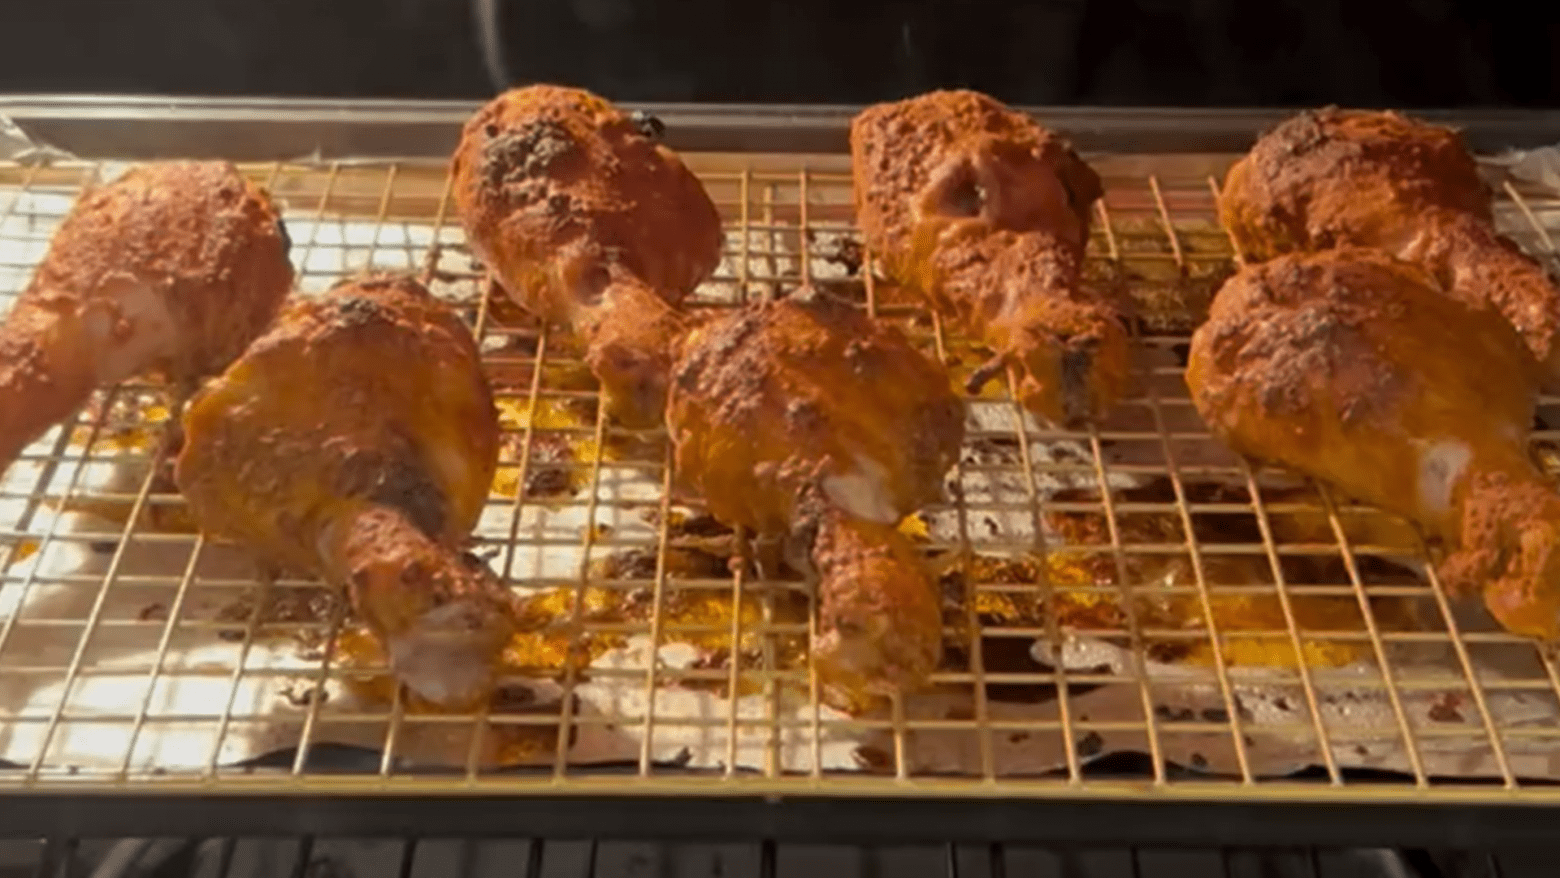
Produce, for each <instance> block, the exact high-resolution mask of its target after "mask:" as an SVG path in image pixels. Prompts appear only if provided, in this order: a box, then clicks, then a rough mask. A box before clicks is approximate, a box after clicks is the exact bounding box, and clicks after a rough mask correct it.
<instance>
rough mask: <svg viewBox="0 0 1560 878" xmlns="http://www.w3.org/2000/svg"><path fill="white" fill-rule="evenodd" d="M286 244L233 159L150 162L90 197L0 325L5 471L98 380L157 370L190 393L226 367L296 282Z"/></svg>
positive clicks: (1, 465) (261, 196)
mask: <svg viewBox="0 0 1560 878" xmlns="http://www.w3.org/2000/svg"><path fill="white" fill-rule="evenodd" d="M288 248H289V242H288V239H287V231H286V229H284V228H283V226H282V220H281V216H280V215H279V214H278V213H277V211H276V208H275V207H274V206H273V205H272V204H271V200H270V198H269V197H268V196H267V194H266V193H265V191H264V190H263V189H261V188H259V187H257V186H255V185H254V184H252V183H250V182H249V181H247V180H245V179H244V177H243V176H241V175H240V174H239V173H238V171H237V169H235V168H234V167H233V166H232V165H230V164H228V163H226V162H169V163H158V164H150V165H142V166H138V167H135V168H132V169H131V170H129V171H128V172H126V173H125V174H124V176H122V177H120V178H119V179H118V180H116V181H114V182H113V183H110V184H108V185H106V186H103V187H102V188H99V189H96V190H94V191H92V192H89V193H88V194H86V195H84V196H83V197H82V198H81V199H80V200H79V201H77V202H76V204H75V205H74V206H73V207H72V208H71V211H70V213H69V214H67V215H66V217H65V220H64V222H62V223H61V225H60V227H59V230H58V231H56V232H55V234H54V238H53V240H52V241H51V242H50V244H49V250H48V252H47V254H46V255H45V256H44V259H43V262H42V263H41V264H40V265H39V266H38V269H37V271H36V272H35V273H34V275H33V278H32V281H31V283H30V284H28V286H27V288H26V289H25V290H24V291H23V292H22V294H21V296H20V297H19V298H18V299H17V302H16V305H15V307H13V308H12V309H11V312H10V314H9V315H7V317H6V319H5V322H4V324H0V471H4V469H5V468H6V467H7V466H8V465H9V464H10V463H11V461H13V460H14V459H15V458H16V456H17V455H18V454H20V453H21V451H22V449H23V448H25V447H27V445H28V444H29V443H31V442H32V441H33V440H34V439H37V438H38V437H39V436H40V435H42V434H43V432H44V431H45V430H47V429H48V428H49V427H50V426H51V425H52V424H54V423H55V422H57V421H59V420H61V419H63V418H65V417H66V416H67V415H69V414H70V413H71V412H72V411H74V410H76V409H77V408H78V407H80V406H81V404H82V403H84V402H85V401H86V399H87V397H88V396H90V395H91V393H92V391H93V390H94V389H95V388H98V387H103V386H107V385H112V384H117V383H119V382H120V381H123V380H125V379H127V378H131V377H133V376H135V375H139V374H142V373H148V372H150V373H156V374H157V375H159V377H162V378H164V379H166V380H168V381H170V382H171V383H172V384H173V387H174V391H175V395H176V397H179V398H182V397H183V396H185V395H187V394H188V392H189V391H190V390H192V389H193V386H194V385H195V383H196V382H198V381H199V379H201V378H204V377H206V376H209V375H213V374H216V373H217V372H220V371H222V369H224V368H225V367H226V366H227V365H228V363H230V362H232V361H233V358H234V357H237V356H238V355H239V354H240V353H242V352H243V350H244V347H245V346H246V345H248V344H249V343H250V342H251V341H253V340H254V338H255V336H257V335H259V334H260V332H261V331H263V330H264V329H265V327H266V325H267V324H269V323H270V322H271V320H272V318H273V317H275V316H276V311H277V308H278V307H280V305H281V303H282V300H283V299H284V298H285V297H286V296H287V293H288V292H289V291H290V290H291V288H292V280H293V268H292V263H291V262H289V261H288V258H287V257H288ZM175 401H177V400H175Z"/></svg>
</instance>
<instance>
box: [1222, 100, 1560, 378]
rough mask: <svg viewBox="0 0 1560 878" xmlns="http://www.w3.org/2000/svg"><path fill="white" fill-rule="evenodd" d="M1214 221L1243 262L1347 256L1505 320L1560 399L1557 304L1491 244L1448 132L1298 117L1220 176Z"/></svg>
mask: <svg viewBox="0 0 1560 878" xmlns="http://www.w3.org/2000/svg"><path fill="white" fill-rule="evenodd" d="M1219 216H1220V219H1221V220H1222V222H1223V223H1224V226H1225V228H1227V229H1228V230H1229V232H1230V235H1231V236H1232V238H1233V239H1234V241H1235V245H1236V247H1237V249H1238V250H1239V251H1240V252H1241V254H1242V255H1243V256H1244V257H1245V258H1246V259H1247V260H1261V259H1268V258H1271V257H1273V256H1275V255H1277V254H1279V253H1287V252H1291V251H1296V250H1322V249H1326V248H1329V247H1336V246H1343V245H1356V246H1361V247H1380V248H1381V249H1383V250H1386V251H1387V252H1389V253H1392V254H1394V255H1396V256H1398V257H1399V258H1402V259H1406V260H1408V261H1410V262H1417V263H1419V264H1420V265H1422V266H1424V267H1425V268H1426V269H1427V270H1428V271H1429V272H1430V273H1431V274H1432V275H1434V276H1435V278H1436V280H1437V281H1439V283H1440V286H1441V287H1443V288H1445V289H1447V290H1450V291H1452V292H1454V293H1455V294H1456V295H1457V296H1459V297H1460V298H1462V299H1464V300H1465V301H1467V302H1468V303H1469V304H1473V305H1484V304H1489V305H1493V306H1494V307H1495V308H1496V309H1498V310H1499V311H1500V312H1501V313H1502V314H1504V315H1505V316H1506V319H1507V320H1509V321H1511V324H1512V325H1513V326H1515V327H1516V328H1517V330H1518V331H1519V332H1520V333H1521V334H1522V337H1523V339H1525V340H1526V342H1527V344H1528V347H1529V348H1530V349H1531V350H1532V352H1533V355H1534V357H1536V358H1537V359H1538V361H1539V363H1540V364H1541V366H1542V371H1541V372H1540V379H1541V380H1542V382H1543V384H1544V386H1545V388H1546V389H1548V390H1550V391H1554V392H1560V336H1557V332H1560V292H1557V291H1556V290H1555V288H1554V286H1553V285H1551V284H1550V283H1549V281H1548V279H1547V278H1545V276H1544V272H1543V269H1541V268H1540V267H1539V265H1538V264H1537V263H1535V262H1534V261H1533V260H1531V259H1529V258H1528V257H1526V256H1524V255H1523V254H1522V252H1521V251H1520V250H1518V249H1517V247H1516V246H1515V245H1514V244H1512V243H1511V242H1510V241H1508V240H1506V239H1505V238H1502V237H1501V236H1500V235H1498V234H1496V232H1495V226H1494V220H1493V215H1492V213H1491V211H1490V195H1489V192H1488V190H1487V189H1486V188H1485V185H1484V182H1483V181H1482V180H1481V179H1480V178H1479V171H1478V167H1477V165H1476V164H1475V163H1474V160H1473V157H1472V156H1470V155H1469V154H1468V150H1467V149H1465V148H1464V147H1463V144H1462V141H1461V139H1460V138H1459V137H1458V136H1457V133H1456V132H1454V131H1452V130H1451V129H1449V128H1442V127H1440V126H1437V125H1429V124H1426V123H1422V122H1417V121H1414V120H1412V119H1407V118H1404V117H1403V116H1400V115H1398V114H1397V113H1382V112H1366V111H1359V110H1339V109H1334V108H1329V109H1324V110H1318V111H1313V112H1307V113H1301V114H1300V115H1298V116H1296V117H1294V118H1292V119H1289V120H1288V121H1286V122H1284V123H1283V124H1281V125H1279V126H1278V127H1277V128H1275V129H1273V130H1272V131H1271V132H1269V133H1268V134H1266V135H1264V136H1263V137H1262V138H1261V139H1260V140H1258V141H1257V144H1256V146H1254V147H1252V149H1251V152H1250V153H1249V154H1248V155H1246V156H1245V157H1244V158H1242V159H1241V160H1240V161H1239V162H1237V163H1236V164H1235V166H1234V167H1232V168H1230V171H1229V174H1228V176H1227V177H1226V178H1225V181H1224V188H1223V191H1222V192H1221V193H1220V198H1219Z"/></svg>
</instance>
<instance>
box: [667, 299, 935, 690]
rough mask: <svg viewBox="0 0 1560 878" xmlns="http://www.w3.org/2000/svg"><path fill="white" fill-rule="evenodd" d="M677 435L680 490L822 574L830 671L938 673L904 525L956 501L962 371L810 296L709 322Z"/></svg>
mask: <svg viewBox="0 0 1560 878" xmlns="http://www.w3.org/2000/svg"><path fill="white" fill-rule="evenodd" d="M674 375H675V378H674V381H673V383H672V390H671V399H670V406H669V411H668V414H667V425H668V428H669V429H670V432H671V435H672V441H673V442H674V443H675V448H676V473H677V477H678V479H679V482H680V483H681V484H682V485H683V486H685V487H686V488H688V489H690V490H692V491H693V492H695V493H697V494H698V495H699V496H701V497H702V498H703V499H704V500H705V502H706V504H707V505H708V508H709V510H710V513H711V514H712V515H714V516H715V517H716V518H717V519H719V520H721V521H723V522H725V523H727V524H728V525H731V526H734V527H736V526H740V527H744V528H747V529H748V531H749V532H751V533H755V534H759V535H785V537H786V541H787V548H788V549H789V550H791V551H790V552H788V555H789V556H790V557H792V558H793V559H795V563H796V564H797V565H798V566H799V567H800V568H801V569H804V570H811V571H812V572H813V573H815V574H816V576H817V579H818V586H817V588H818V633H819V639H818V641H817V642H816V643H815V644H814V655H815V657H816V660H817V667H818V669H819V674H820V677H821V678H822V679H823V680H824V681H825V683H826V684H827V685H828V686H830V687H833V688H835V689H836V690H838V691H841V692H842V693H845V694H847V695H852V696H853V695H857V694H885V693H887V692H889V691H892V690H895V689H898V688H902V687H913V686H914V685H915V684H917V683H919V682H922V681H924V679H925V677H926V676H927V675H928V674H929V673H931V671H932V670H933V669H934V668H935V667H936V665H937V661H938V658H939V656H940V655H941V648H942V616H941V604H940V598H939V596H938V593H937V590H936V587H935V586H934V584H933V582H932V580H931V577H930V576H929V575H928V573H927V571H926V570H925V569H924V568H923V566H922V564H921V559H920V557H919V554H918V552H917V550H916V549H915V547H914V546H913V545H912V544H911V543H910V542H909V540H908V539H906V538H905V537H904V536H903V535H902V534H900V533H899V532H898V531H897V530H896V529H895V526H896V525H897V524H898V522H899V521H900V519H902V518H903V517H904V516H906V515H908V514H910V513H911V512H913V511H915V510H916V509H917V508H919V507H920V506H922V505H924V504H926V503H928V502H931V501H933V500H936V499H938V498H939V497H941V495H942V480H943V476H944V475H945V474H946V473H947V471H948V469H949V468H950V467H951V466H952V465H953V464H954V463H955V462H956V460H957V457H958V452H959V446H960V443H961V442H962V440H963V437H964V408H963V403H962V402H961V400H960V399H959V398H958V396H957V395H956V394H955V393H954V392H953V388H952V387H951V385H950V384H949V382H948V378H947V375H946V374H945V373H944V372H943V371H942V370H941V369H940V368H938V367H937V366H936V365H935V364H933V363H932V362H931V361H929V360H928V359H926V358H925V357H924V356H922V355H921V354H920V353H919V352H917V351H916V350H915V349H914V348H912V347H911V346H910V344H909V342H907V341H906V340H905V338H904V336H902V335H901V334H900V333H899V332H898V331H897V330H894V329H892V328H889V327H886V326H882V325H879V324H876V323H874V322H873V321H871V320H869V319H868V318H867V317H866V316H865V315H864V314H862V313H861V312H859V311H857V310H855V309H854V308H852V307H850V306H848V305H845V304H843V303H840V302H837V301H834V300H831V299H828V298H827V297H825V296H823V295H822V294H820V293H817V292H815V291H812V290H808V289H803V290H801V291H799V292H796V293H794V294H793V295H792V296H790V297H789V298H786V299H783V300H780V301H773V302H761V303H756V304H754V305H750V306H747V307H745V308H743V309H741V310H739V311H735V312H732V313H731V314H728V315H726V316H724V317H722V318H720V319H718V320H715V321H713V322H709V323H706V324H703V325H701V326H699V327H698V328H697V329H695V330H694V331H693V332H692V333H691V334H690V335H689V336H688V337H687V339H686V341H685V342H684V344H683V345H682V349H681V355H680V356H679V358H678V361H677V366H676V369H675V372H674Z"/></svg>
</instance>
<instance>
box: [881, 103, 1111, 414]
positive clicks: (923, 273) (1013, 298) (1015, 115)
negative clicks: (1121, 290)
mask: <svg viewBox="0 0 1560 878" xmlns="http://www.w3.org/2000/svg"><path fill="white" fill-rule="evenodd" d="M850 141H851V161H852V165H853V173H854V178H855V201H856V213H857V219H858V221H859V222H860V224H861V229H862V233H863V234H864V235H865V237H866V241H867V245H868V246H869V247H870V248H871V249H872V250H873V251H874V252H875V253H876V255H877V256H878V258H879V260H880V262H881V265H882V267H883V270H884V271H885V272H886V274H887V275H888V276H889V278H890V279H892V280H895V281H897V282H899V283H902V284H904V285H906V286H909V287H912V288H914V289H915V290H917V291H918V292H919V293H920V295H921V296H922V297H923V298H924V299H925V300H926V301H927V302H928V304H930V305H931V306H933V307H935V308H937V309H939V310H940V311H941V312H943V313H945V314H948V315H950V316H952V317H955V318H956V319H958V320H959V321H960V322H961V323H963V324H964V329H965V330H966V331H967V332H968V333H969V334H970V335H971V336H973V337H975V338H979V339H981V340H982V341H983V342H984V343H985V344H986V345H987V346H988V347H990V348H991V349H992V350H993V351H995V352H996V355H997V358H996V359H995V360H993V361H992V363H991V364H990V365H989V366H988V367H987V368H984V369H982V370H981V371H980V372H979V373H977V376H978V377H977V378H976V379H974V380H973V381H972V387H971V392H977V391H978V390H979V385H980V384H984V383H985V381H986V380H989V379H990V378H992V377H995V376H996V375H997V374H998V373H1000V372H1001V371H1002V369H1003V367H1011V368H1013V369H1014V371H1015V374H1016V375H1017V377H1018V379H1019V387H1018V389H1017V391H1018V396H1019V401H1020V402H1021V403H1022V404H1023V405H1024V406H1025V407H1026V408H1028V409H1029V410H1031V411H1033V412H1034V413H1035V414H1037V415H1040V416H1042V417H1044V418H1047V419H1048V420H1050V421H1052V422H1053V423H1057V424H1076V423H1078V422H1082V421H1089V420H1093V419H1095V418H1097V417H1099V416H1100V415H1101V414H1102V413H1103V412H1104V411H1105V410H1106V409H1107V408H1109V407H1110V406H1111V405H1112V404H1113V403H1114V402H1115V401H1116V400H1117V399H1118V398H1119V397H1120V396H1121V395H1122V394H1123V393H1124V392H1125V388H1126V385H1127V382H1128V381H1129V379H1130V375H1131V365H1130V354H1129V347H1128V338H1127V332H1126V327H1125V325H1124V322H1123V315H1122V313H1121V311H1120V305H1119V303H1118V302H1116V301H1113V300H1111V299H1109V298H1108V297H1106V296H1103V295H1101V294H1099V293H1097V292H1095V291H1091V290H1086V289H1085V288H1083V286H1082V285H1081V274H1082V268H1083V255H1084V247H1085V245H1086V244H1087V242H1088V235H1089V219H1090V212H1091V210H1092V208H1093V206H1094V202H1095V201H1096V200H1098V199H1099V198H1100V196H1101V194H1102V193H1103V190H1102V189H1101V185H1100V178H1099V176H1098V175H1097V174H1095V172H1094V170H1093V169H1092V168H1090V167H1089V166H1088V164H1086V163H1085V162H1084V161H1083V160H1082V159H1080V158H1079V157H1078V155H1077V153H1075V152H1073V150H1072V148H1071V147H1070V146H1068V144H1067V143H1066V142H1065V141H1063V140H1062V139H1061V138H1059V137H1057V136H1055V135H1053V134H1051V133H1050V132H1049V131H1047V130H1045V129H1044V128H1042V127H1040V126H1039V125H1038V124H1036V123H1035V122H1034V121H1033V120H1032V119H1030V118H1029V117H1028V116H1026V115H1024V114H1023V113H1019V112H1016V111H1014V110H1011V109H1009V108H1007V107H1005V106H1003V105H1002V104H1000V103H998V102H997V101H995V100H993V99H991V98H989V97H987V96H985V95H982V94H977V93H975V92H969V91H938V92H932V93H930V94H925V95H922V96H920V97H915V98H910V99H908V100H903V101H899V102H897V103H887V104H878V105H876V106H872V107H868V108H867V109H866V110H863V111H862V112H861V114H860V115H858V116H857V117H856V118H855V120H854V121H853V122H852V123H851V131H850Z"/></svg>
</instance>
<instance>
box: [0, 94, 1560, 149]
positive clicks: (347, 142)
mask: <svg viewBox="0 0 1560 878" xmlns="http://www.w3.org/2000/svg"><path fill="white" fill-rule="evenodd" d="M479 105H480V102H479V101H475V100H471V101H466V100H384V99H354V100H339V99H329V98H265V97H220V98H207V97H187V96H167V97H164V96H154V95H93V94H32V95H25V94H24V95H7V96H0V116H4V117H8V118H9V119H10V120H11V121H13V122H15V123H16V124H17V125H18V126H20V127H21V128H22V130H23V131H25V132H27V133H28V134H29V135H30V136H31V137H33V138H34V139H35V141H37V142H39V143H40V144H47V145H49V146H53V147H55V148H57V149H61V150H64V151H66V152H69V153H72V154H74V155H77V156H80V157H83V158H101V159H151V158H166V157H174V156H179V157H188V158H205V157H224V158H229V159H232V160H234V161H290V160H295V159H299V158H304V157H309V158H316V159H318V158H324V159H350V158H432V157H440V158H442V157H444V156H447V155H449V153H450V152H451V151H452V150H453V148H454V146H455V143H456V141H457V139H458V137H459V132H460V127H461V125H462V124H463V123H464V122H465V120H466V119H467V118H468V117H469V116H470V115H471V114H472V112H474V111H475V110H476V109H477V107H478V106H479ZM624 106H625V107H626V108H628V109H633V110H643V111H645V112H649V113H653V114H654V115H656V116H658V117H660V118H661V120H662V121H663V122H665V123H666V126H667V132H668V133H667V139H668V143H669V145H671V146H672V147H673V148H675V149H679V150H684V151H691V152H768V153H828V154H839V153H842V152H844V151H845V150H846V145H847V132H848V129H849V123H850V119H851V117H852V116H853V115H854V114H855V113H856V112H857V111H858V110H859V109H860V107H858V106H847V105H825V104H808V105H803V104H714V103H710V104H690V103H632V102H630V103H625V104H624ZM1020 109H1022V110H1024V111H1025V112H1028V113H1030V114H1032V115H1034V116H1035V117H1036V118H1038V119H1041V120H1043V121H1044V122H1045V123H1046V124H1047V125H1049V126H1051V127H1054V128H1055V129H1057V130H1058V131H1061V132H1063V133H1064V134H1066V135H1067V136H1068V137H1069V138H1070V139H1072V141H1073V142H1074V144H1075V145H1076V146H1077V147H1078V148H1079V149H1080V150H1082V151H1085V152H1090V153H1118V154H1120V153H1132V154H1157V153H1196V152H1202V153H1207V152H1242V151H1244V150H1245V149H1246V148H1248V147H1249V146H1250V144H1251V141H1252V140H1253V139H1254V138H1255V137H1256V135H1257V134H1259V133H1260V132H1262V131H1263V130H1266V129H1267V128H1269V127H1271V126H1273V125H1274V124H1276V123H1278V122H1279V121H1281V120H1283V119H1284V118H1287V117H1288V116H1290V115H1293V114H1294V113H1296V112H1299V110H1300V108H1277V107H1269V108H1235V109H1192V108H1175V107H1033V106H1025V107H1021V108H1020ZM1411 112H1412V113H1413V115H1415V116H1416V117H1419V118H1422V119H1425V120H1427V121H1433V122H1438V123H1441V124H1445V125H1451V126H1453V127H1457V128H1459V129H1461V130H1462V132H1463V135H1464V137H1465V138H1466V140H1467V142H1468V144H1469V146H1470V147H1471V148H1472V149H1474V150H1475V151H1477V152H1483V153H1491V152H1500V151H1503V150H1507V149H1521V148H1532V147H1535V146H1540V145H1546V144H1551V143H1557V142H1560V110H1511V109H1481V110H1456V109H1426V110H1414V111H1411Z"/></svg>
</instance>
